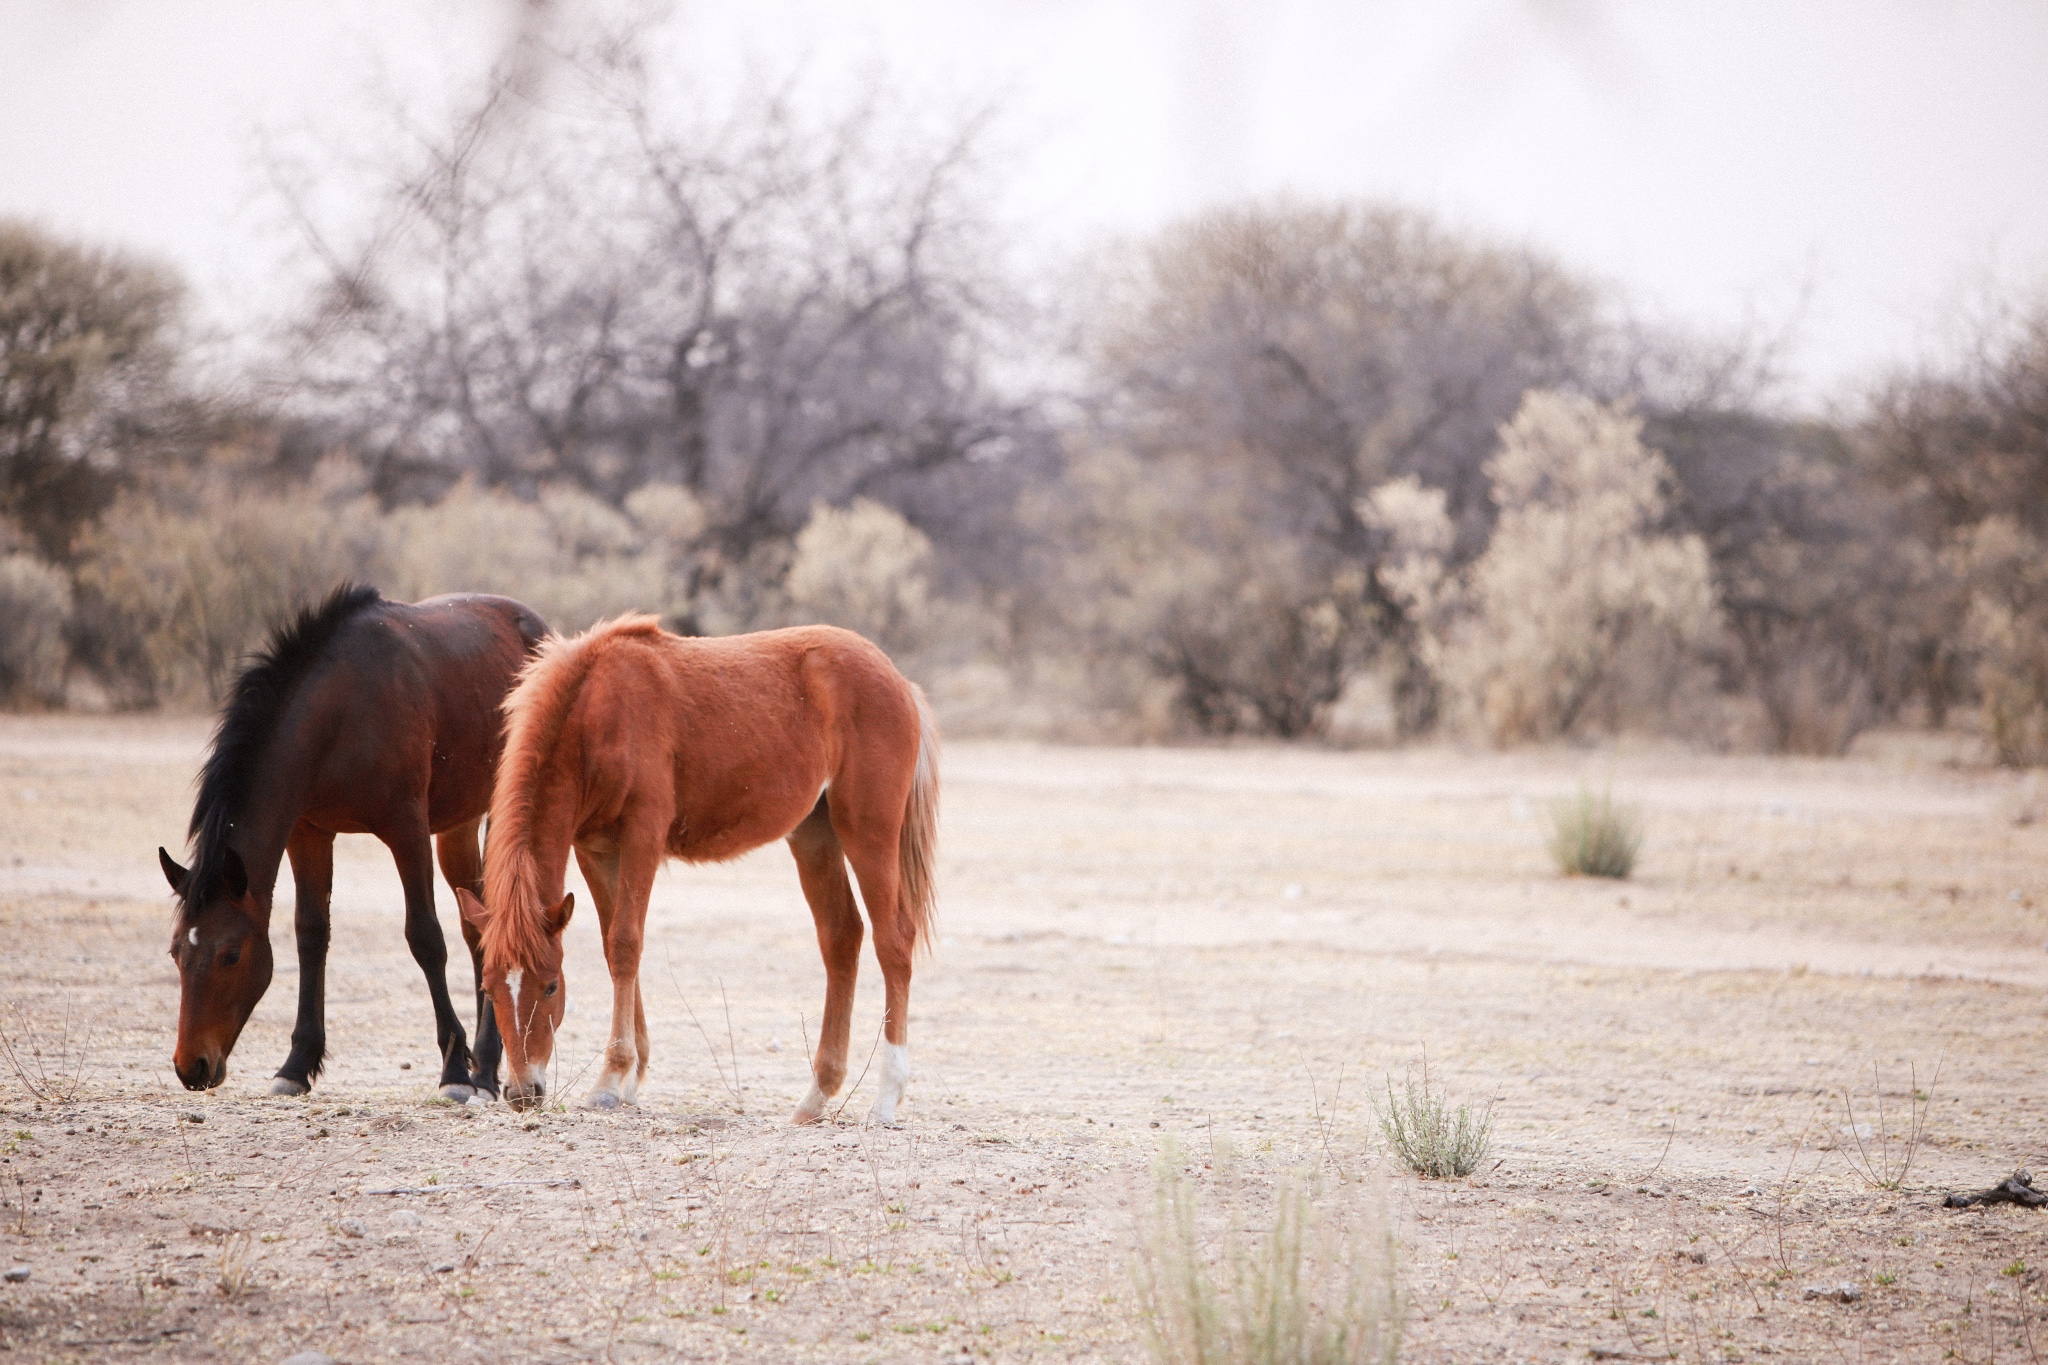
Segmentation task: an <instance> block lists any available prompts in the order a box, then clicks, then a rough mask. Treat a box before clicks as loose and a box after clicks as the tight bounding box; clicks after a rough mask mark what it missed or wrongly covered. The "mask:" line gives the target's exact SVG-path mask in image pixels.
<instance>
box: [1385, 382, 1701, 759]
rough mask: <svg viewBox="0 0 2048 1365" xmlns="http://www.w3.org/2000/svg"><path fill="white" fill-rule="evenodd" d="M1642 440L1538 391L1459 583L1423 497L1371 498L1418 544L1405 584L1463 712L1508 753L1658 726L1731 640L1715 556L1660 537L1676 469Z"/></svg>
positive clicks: (1688, 540) (1504, 439)
mask: <svg viewBox="0 0 2048 1365" xmlns="http://www.w3.org/2000/svg"><path fill="white" fill-rule="evenodd" d="M1641 433H1642V426H1641V423H1640V422H1639V421H1638V420H1637V419H1636V418H1635V417H1634V416H1632V415H1631V414H1629V413H1628V412H1626V411H1625V410H1620V409H1616V408H1613V407H1608V406H1605V405H1603V404H1600V403H1597V402H1594V401H1592V400H1590V399H1586V398H1580V397H1576V396H1574V395H1570V394H1564V393H1552V392H1531V393H1529V394H1528V395H1526V396H1525V397H1524V398H1523V400H1522V406H1521V409H1520V410H1519V411H1518V412H1517V413H1516V415H1515V418H1514V420H1513V421H1512V422H1510V423H1508V424H1507V425H1506V426H1505V427H1503V428H1502V429H1501V447H1500V451H1499V453H1498V454H1497V455H1495V456H1494V457H1493V459H1492V460H1490V461H1489V462H1488V463H1487V466H1486V470H1487V475H1488V477H1489V478H1490V479H1491V481H1492V486H1493V499H1494V503H1495V505H1496V506H1497V507H1498V508H1499V511H1500V519H1499V522H1498V524H1497V525H1496V527H1495V529H1494V533H1493V538H1492V540H1491V541H1490V542H1489V543H1488V545H1487V548H1486V550H1485V552H1484V553H1483V554H1481V555H1480V556H1479V558H1478V559H1477V560H1476V561H1474V562H1473V564H1472V565H1471V567H1470V568H1469V569H1468V570H1467V571H1466V572H1465V573H1464V574H1463V575H1461V576H1460V577H1459V578H1458V579H1457V580H1456V581H1455V582H1446V581H1445V580H1443V579H1442V577H1441V574H1440V571H1435V570H1433V565H1439V564H1440V563H1441V551H1436V552H1435V554H1434V556H1433V555H1432V551H1431V548H1430V547H1431V545H1433V544H1436V543H1439V542H1440V541H1441V537H1442V535H1443V532H1442V531H1441V530H1440V529H1438V530H1433V529H1431V528H1430V524H1429V518H1428V517H1427V516H1426V515H1425V514H1423V513H1422V512H1421V511H1420V510H1419V509H1420V501H1419V500H1418V499H1417V498H1416V497H1415V496H1414V495H1413V494H1412V493H1410V492H1405V491H1404V492H1393V491H1390V490H1387V489H1382V490H1380V493H1379V494H1376V495H1375V500H1376V506H1377V505H1379V504H1384V505H1385V510H1384V511H1383V512H1382V513H1381V515H1382V517H1383V519H1385V520H1387V521H1388V522H1390V523H1399V522H1400V521H1401V519H1402V518H1403V517H1405V518H1406V522H1405V524H1406V525H1407V526H1408V528H1409V529H1408V534H1409V535H1410V537H1411V539H1413V540H1414V541H1415V547H1414V549H1413V551H1412V553H1411V554H1409V555H1408V556H1406V557H1405V558H1404V559H1403V560H1402V561H1401V565H1402V567H1401V568H1400V569H1399V570H1398V574H1397V581H1398V582H1399V584H1400V588H1401V590H1402V591H1404V592H1405V593H1406V594H1407V595H1408V597H1409V598H1410V600H1411V601H1412V602H1413V603H1414V604H1415V607H1416V609H1417V611H1418V612H1419V614H1420V616H1421V618H1422V619H1423V621H1424V623H1425V625H1424V630H1425V635H1426V652H1427V656H1428V658H1429V661H1430V663H1431V666H1432V667H1433V668H1434V669H1435V670H1436V672H1437V674H1438V676H1439V679H1440V681H1441V683H1442V685H1443V688H1444V691H1445V693H1446V695H1447V701H1448V703H1449V705H1450V708H1451V710H1452V713H1453V715H1454V716H1456V717H1461V718H1462V719H1463V720H1464V721H1465V723H1466V724H1467V725H1469V726H1471V727H1473V728H1477V729H1479V730H1481V731H1482V732H1483V733H1485V734H1486V735H1487V736H1488V737H1489V738H1490V739H1491V740H1492V741H1493V742H1495V743H1497V744H1510V743H1516V742H1520V741H1526V740H1542V739H1549V738H1555V737H1557V736H1560V735H1565V734H1569V733H1571V732H1573V731H1574V730H1578V729H1580V728H1582V727H1585V726H1588V725H1592V724H1596V723H1597V724H1601V725H1605V726H1608V727H1614V726H1619V725H1624V724H1629V723H1636V722H1641V721H1644V720H1646V719H1647V720H1651V721H1653V722H1654V720H1655V719H1657V717H1654V716H1651V715H1649V714H1647V712H1648V710H1649V709H1651V708H1656V707H1658V706H1660V705H1661V704H1663V702H1664V701H1665V699H1666V698H1668V697H1669V696H1670V695H1671V689H1672V688H1673V687H1674V686H1675V685H1676V683H1677V681H1678V679H1679V678H1680V677H1681V676H1682V675H1688V674H1695V673H1696V672H1697V668H1696V663H1697V659H1698V656H1699V654H1700V652H1701V651H1702V650H1703V649H1704V648H1705V647H1706V646H1707V645H1708V644H1709V643H1710V642H1711V641H1712V640H1713V639H1714V637H1715V635H1716V634H1717V632H1718V630H1719V612H1718V608H1717V606H1716V602H1715V592H1714V582H1713V575H1712V571H1711V568H1710V565H1709V562H1708V557H1707V548H1706V546H1705V544H1704V543H1703V542H1702V541H1701V540H1700V538H1699V537H1698V536H1695V535H1679V534H1671V533H1668V532H1665V531H1663V530H1660V529H1659V528H1660V525H1661V523H1662V522H1663V519H1664V516H1665V511H1666V493H1665V489H1666V487H1667V485H1668V484H1669V482H1670V470H1669V469H1668V467H1667V466H1666V464H1665V462H1664V459H1663V457H1662V456H1660V455H1658V453H1657V452H1656V451H1654V450H1651V449H1649V448H1648V447H1646V446H1645V445H1644V444H1643V442H1642V434H1641ZM1432 537H1434V539H1432ZM1433 572H1435V573H1436V576H1435V577H1432V573H1433Z"/></svg>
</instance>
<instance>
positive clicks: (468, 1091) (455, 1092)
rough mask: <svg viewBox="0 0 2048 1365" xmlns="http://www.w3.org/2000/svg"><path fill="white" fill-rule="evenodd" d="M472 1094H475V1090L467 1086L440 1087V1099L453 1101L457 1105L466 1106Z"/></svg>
mask: <svg viewBox="0 0 2048 1365" xmlns="http://www.w3.org/2000/svg"><path fill="white" fill-rule="evenodd" d="M474 1094H476V1091H475V1089H474V1088H472V1087H470V1086H467V1085H444V1086H442V1087H441V1098H442V1099H444V1100H454V1101H455V1102H456V1103H457V1104H468V1103H469V1101H470V1097H471V1096H472V1095H474Z"/></svg>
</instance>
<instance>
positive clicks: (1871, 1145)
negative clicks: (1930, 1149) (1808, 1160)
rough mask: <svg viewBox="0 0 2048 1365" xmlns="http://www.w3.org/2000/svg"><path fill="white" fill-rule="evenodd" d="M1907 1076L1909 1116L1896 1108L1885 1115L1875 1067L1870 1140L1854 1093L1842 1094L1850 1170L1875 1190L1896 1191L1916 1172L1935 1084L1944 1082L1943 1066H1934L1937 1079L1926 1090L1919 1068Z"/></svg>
mask: <svg viewBox="0 0 2048 1365" xmlns="http://www.w3.org/2000/svg"><path fill="white" fill-rule="evenodd" d="M1908 1075H1909V1076H1910V1078H1911V1079H1910V1080H1909V1082H1908V1085H1907V1091H1906V1097H1907V1098H1906V1113H1905V1115H1904V1116H1903V1118H1902V1116H1901V1115H1900V1114H1899V1113H1898V1112H1897V1110H1896V1108H1895V1109H1893V1110H1892V1111H1891V1112H1890V1113H1887V1112H1886V1110H1885V1105H1884V1084H1883V1077H1882V1076H1881V1075H1880V1074H1879V1072H1878V1069H1877V1067H1876V1066H1875V1065H1874V1064H1873V1065H1872V1067H1871V1069H1870V1084H1871V1089H1872V1091H1873V1092H1874V1093H1875V1099H1874V1101H1873V1107H1874V1108H1875V1110H1876V1121H1875V1122H1873V1123H1870V1124H1868V1125H1867V1126H1868V1127H1869V1128H1870V1130H1871V1131H1870V1135H1869V1136H1868V1137H1867V1138H1866V1137H1865V1136H1864V1134H1863V1128H1864V1127H1865V1126H1866V1125H1864V1124H1859V1123H1858V1122H1857V1121H1856V1096H1855V1094H1854V1092H1853V1091H1850V1090H1848V1089H1844V1090H1843V1091H1842V1110H1843V1112H1844V1113H1845V1114H1847V1115H1848V1118H1849V1122H1848V1124H1847V1125H1846V1126H1845V1131H1846V1132H1847V1134H1848V1136H1849V1139H1850V1141H1851V1143H1852V1144H1853V1145H1854V1147H1855V1151H1854V1152H1853V1153H1847V1152H1845V1155H1846V1156H1847V1157H1848V1161H1849V1169H1850V1170H1852V1171H1854V1172H1855V1173H1856V1174H1857V1175H1858V1176H1859V1177H1861V1178H1862V1180H1863V1182H1864V1183H1865V1184H1867V1185H1869V1186H1870V1187H1871V1188H1873V1189H1879V1190H1896V1189H1899V1188H1900V1187H1902V1186H1903V1185H1904V1184H1905V1183H1906V1177H1907V1176H1908V1175H1910V1174H1912V1171H1913V1156H1914V1154H1915V1153H1916V1152H1918V1151H1919V1150H1920V1141H1921V1139H1922V1138H1923V1137H1925V1136H1926V1133H1927V1114H1928V1110H1929V1108H1930V1107H1931V1106H1932V1105H1933V1103H1934V1087H1935V1084H1936V1083H1937V1082H1939V1081H1940V1080H1941V1063H1940V1062H1936V1063H1935V1064H1934V1075H1933V1076H1932V1077H1931V1078H1930V1079H1929V1080H1928V1082H1927V1088H1926V1089H1924V1090H1923V1089H1921V1088H1920V1073H1919V1069H1918V1068H1917V1067H1915V1068H1913V1069H1911V1070H1910V1071H1909V1072H1908ZM1865 1112H1866V1113H1868V1112H1870V1111H1869V1110H1866V1111H1865Z"/></svg>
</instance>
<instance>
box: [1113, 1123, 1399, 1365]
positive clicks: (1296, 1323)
mask: <svg viewBox="0 0 2048 1365" xmlns="http://www.w3.org/2000/svg"><path fill="white" fill-rule="evenodd" d="M1180 1165H1181V1156H1180V1153H1179V1150H1178V1148H1177V1147H1176V1146H1175V1145H1174V1144H1172V1143H1170V1142H1169V1143H1168V1144H1167V1146H1166V1148H1165V1150H1164V1151H1163V1152H1162V1153H1161V1155H1160V1157H1159V1161H1158V1163H1157V1165H1156V1166H1155V1167H1154V1169H1153V1197H1152V1203H1151V1208H1150V1210H1149V1213H1148V1215H1147V1216H1144V1217H1141V1219H1140V1220H1139V1227H1138V1254H1137V1257H1136V1260H1135V1261H1134V1263H1133V1266H1132V1279H1133V1282H1134V1283H1135V1286H1136V1289H1137V1302H1138V1308H1139V1312H1140V1314H1141V1316H1142V1320H1143V1327H1144V1332H1145V1343H1146V1348H1147V1351H1148V1353H1149V1354H1150V1356H1151V1358H1152V1359H1153V1360H1155V1361H1158V1362H1160V1365H1268V1363H1269V1362H1270V1363H1271V1365H1280V1362H1286V1365H1339V1362H1342V1365H1355V1363H1356V1362H1382V1363H1383V1365H1392V1362H1393V1361H1394V1360H1396V1359H1397V1358H1398V1356H1399V1354H1400V1345H1401V1316H1402V1307H1401V1298H1400V1289H1399V1286H1398V1284H1397V1283H1396V1279H1395V1272H1394V1258H1393V1241H1392V1236H1391V1234H1390V1233H1389V1232H1388V1231H1387V1229H1386V1226H1385V1223H1384V1220H1383V1219H1382V1218H1380V1217H1379V1216H1377V1215H1376V1214H1368V1213H1366V1212H1365V1211H1363V1210H1362V1209H1359V1208H1353V1209H1351V1210H1349V1211H1348V1213H1349V1216H1346V1211H1342V1210H1336V1211H1333V1210H1331V1209H1329V1208H1325V1209H1318V1207H1317V1204H1316V1200H1315V1198H1314V1193H1315V1191H1314V1189H1313V1187H1312V1186H1311V1184H1310V1183H1309V1182H1308V1181H1307V1179H1306V1178H1304V1177H1291V1178H1283V1179H1282V1180H1281V1181H1280V1183H1279V1185H1278V1186H1277V1187H1276V1188H1275V1190H1274V1192H1273V1214H1272V1223H1271V1225H1270V1226H1269V1227H1266V1228H1263V1229H1242V1228H1240V1227H1238V1226H1237V1225H1236V1223H1235V1222H1234V1221H1230V1220H1226V1224H1225V1226H1224V1228H1223V1229H1222V1230H1221V1232H1220V1235H1219V1236H1218V1237H1217V1238H1216V1239H1215V1241H1216V1242H1218V1243H1220V1245H1216V1246H1215V1248H1214V1249H1213V1250H1212V1249H1211V1246H1212V1243H1211V1239H1209V1238H1207V1237H1205V1236H1204V1234H1203V1224H1204V1223H1205V1222H1206V1221H1209V1220H1208V1219H1206V1218H1205V1216H1204V1211H1203V1209H1202V1207H1201V1204H1202V1198H1201V1192H1200V1189H1199V1187H1198V1185H1197V1184H1196V1182H1195V1181H1193V1180H1191V1179H1189V1178H1188V1177H1187V1176H1186V1175H1185V1174H1183V1173H1182V1171H1181V1169H1180Z"/></svg>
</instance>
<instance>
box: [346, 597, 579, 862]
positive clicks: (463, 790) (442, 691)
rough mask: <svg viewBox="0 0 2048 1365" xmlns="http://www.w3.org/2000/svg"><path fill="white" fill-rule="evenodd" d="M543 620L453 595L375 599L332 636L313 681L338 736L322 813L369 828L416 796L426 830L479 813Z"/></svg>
mask: <svg viewBox="0 0 2048 1365" xmlns="http://www.w3.org/2000/svg"><path fill="white" fill-rule="evenodd" d="M545 629H546V627H545V624H544V623H543V622H542V621H541V619H540V617H539V616H538V615H537V614H536V613H535V612H534V611H533V610H532V609H531V608H529V607H527V606H525V605H524V604H523V603H520V602H516V601H514V600H513V599H511V598H506V597H494V596H489V595H486V594H480V593H460V594H450V595H447V596H442V597H433V598H428V599H426V600H425V601H422V602H419V603H405V602H393V601H390V600H388V599H387V600H380V601H378V602H376V603H373V604H371V605H370V606H368V607H366V608H364V609H363V610H362V611H361V612H359V613H357V615H356V616H355V617H354V618H353V619H352V620H350V621H349V622H348V623H347V625H346V627H344V628H343V629H342V630H340V631H338V632H337V633H336V636H335V638H334V640H333V641H332V643H331V644H330V645H329V647H328V650H327V655H328V657H327V658H326V659H325V660H324V661H323V667H322V669H321V670H320V674H319V676H318V677H317V679H314V680H309V681H314V682H316V684H317V685H318V686H319V687H320V689H321V691H322V693H323V694H324V695H322V696H320V697H316V698H309V699H308V700H309V703H311V704H312V705H316V706H319V707H321V708H322V709H325V710H326V711H327V712H328V718H329V720H330V722H331V731H332V733H333V734H334V736H335V739H334V742H333V744H332V745H331V746H330V749H329V751H328V753H327V754H326V755H325V757H324V759H323V761H322V763H321V769H322V781H321V787H322V788H323V789H324V792H323V798H324V799H323V800H322V802H321V804H322V805H324V806H327V807H330V808H337V807H343V806H348V807H354V808H357V811H358V814H357V817H356V818H358V819H360V820H362V821H363V822H365V823H368V824H371V825H372V826H373V827H374V824H375V822H377V821H379V820H384V821H387V822H388V821H389V820H391V819H394V818H397V815H398V813H399V812H400V811H402V810H403V809H405V808H407V807H408V806H411V805H414V804H416V803H417V802H418V800H419V799H420V796H421V794H422V789H424V797H425V801H426V805H427V819H428V823H429V825H430V827H431V828H433V829H435V830H441V829H446V828H449V827H451V826H453V825H458V824H461V823H463V822H465V821H467V820H471V819H474V818H476V817H477V816H479V815H481V814H482V813H483V811H484V810H485V808H486V807H487V806H488V804H489V801H490V790H491V777H492V773H493V771H494V769H495V767H496V764H497V760H498V753H499V750H500V748H501V747H502V742H503V740H502V723H501V719H500V711H499V708H500V706H501V705H502V704H503V702H504V699H505V694H506V693H507V692H508V691H509V690H510V689H511V687H512V686H513V684H514V682H515V681H516V680H517V678H518V674H519V670H520V669H521V668H522V667H523V666H524V664H525V662H526V659H527V657H528V654H529V652H530V651H531V648H532V646H533V643H534V642H535V641H537V640H538V639H539V638H540V637H541V636H542V635H543V634H544V633H545Z"/></svg>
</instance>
